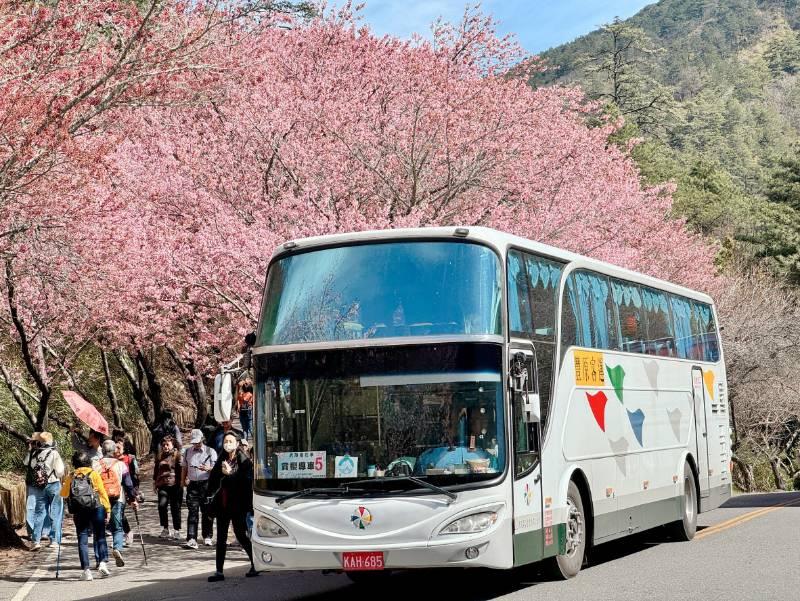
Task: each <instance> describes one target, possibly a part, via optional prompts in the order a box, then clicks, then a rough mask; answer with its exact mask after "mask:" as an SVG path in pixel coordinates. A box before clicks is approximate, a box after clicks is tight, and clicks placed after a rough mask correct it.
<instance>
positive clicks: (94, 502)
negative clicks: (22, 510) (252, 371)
mask: <svg viewBox="0 0 800 601" xmlns="http://www.w3.org/2000/svg"><path fill="white" fill-rule="evenodd" d="M244 408H245V409H247V407H244ZM249 409H250V410H251V411H252V396H251V400H250V407H249ZM241 410H242V409H241V408H240V415H241ZM245 427H247V428H249V422H248V423H247V424H245ZM73 434H74V437H73V447H74V448H75V449H76V451H75V453H74V455H73V456H72V462H71V467H72V470H71V471H70V470H68V469H67V467H66V466H65V465H64V459H63V458H62V457H61V455H60V453H59V451H58V449H57V448H56V445H55V443H54V441H53V436H52V434H51V433H49V432H36V433H34V435H33V436H32V437H31V439H30V442H29V450H28V454H27V456H26V457H25V465H26V467H27V485H28V511H27V522H28V530H29V534H30V540H31V549H32V550H33V551H38V550H40V549H41V548H42V545H43V544H45V545H49V544H51V542H56V543H58V544H60V542H61V536H62V534H61V527H62V520H63V519H64V518H65V515H64V504H65V503H66V505H67V508H68V510H69V515H70V516H71V518H72V521H73V523H74V525H75V532H76V535H77V539H78V555H79V560H80V566H81V577H80V578H81V580H87V581H88V580H92V579H93V575H92V566H91V563H90V550H89V539H91V540H92V551H93V554H94V560H95V562H94V568H95V570H96V571H97V573H98V574H99V575H100V576H102V577H106V576H109V575H110V570H109V567H108V566H109V561H110V558H113V559H114V562H115V564H116V566H117V567H120V568H121V567H124V566H125V559H124V557H123V552H124V548H125V547H127V546H129V545H130V544H132V542H133V532H132V531H131V527H130V524H129V523H128V519H127V515H126V510H128V509H132V510H133V512H137V510H138V508H139V504H140V503H141V501H142V500H143V497H142V495H140V492H139V486H140V478H139V475H140V474H139V464H138V461H137V458H136V452H135V449H134V447H133V444H132V443H131V441H130V440H129V439H128V438H127V437H126V435H125V432H123V431H121V430H115V431H114V432H113V435H112V437H111V438H106V437H105V436H104V435H103V434H101V433H100V432H97V431H94V430H91V431H90V432H89V436H88V437H87V438H86V439H82V438H81V437H80V436H79V435H78V433H77V432H73ZM208 436H209V438H210V444H207V442H206V435H204V433H203V431H202V430H200V429H195V430H192V431H191V435H190V437H189V444H188V445H186V446H185V448H184V447H183V445H182V443H181V433H180V430H179V429H178V428H177V426H176V425H175V422H174V420H173V418H172V415H171V413H170V412H169V411H167V412H165V414H164V416H163V419H162V421H161V422H160V424H159V425H158V426H156V428H154V430H153V439H152V443H153V446H152V448H153V450H154V464H153V492H154V494H155V497H156V498H157V501H158V516H159V523H160V526H161V534H160V535H159V536H160V538H162V539H170V540H176V541H182V543H183V544H184V546H185V547H187V548H189V549H198V548H199V546H200V544H203V545H204V546H209V547H210V546H213V545H214V540H213V534H214V532H213V529H214V521H215V520H216V527H217V537H216V570H215V572H214V574H213V575H212V576H210V577H209V581H210V582H216V581H220V580H224V578H225V576H224V564H225V555H226V551H227V540H228V531H229V529H230V528H233V532H234V534H235V536H236V539H237V540H238V542H239V544H240V545H241V546H242V548H243V549H244V551H245V552H246V553H247V555H248V557H249V558H250V564H251V567H250V571H249V572H248V573H247V576H255V575H257V572H256V570H255V567H254V566H253V560H252V546H251V543H250V538H249V530H250V528H251V527H252V515H253V501H252V478H253V465H252V460H251V458H250V453H249V444H248V442H247V437H246V436H244V434H243V432H242V431H240V430H237V429H236V428H234V427H233V425H232V423H231V422H230V421H226V422H222V423H221V424H219V425H218V426H217V427H215V428H214V429H213V430H210V431H209V432H208ZM184 492H185V502H186V507H187V509H188V516H187V520H186V537H185V539H184V538H183V536H182V534H181V526H182V524H181V518H182V516H181V511H182V506H183V503H184ZM170 518H171V519H172V528H171V529H170V527H169V526H170ZM136 519H137V521H138V513H137V515H136ZM107 535H110V537H111V543H110V546H109V543H108V541H107V538H106V537H107ZM142 544H144V543H143V541H142ZM109 550H110V554H109Z"/></svg>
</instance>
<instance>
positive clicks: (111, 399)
mask: <svg viewBox="0 0 800 601" xmlns="http://www.w3.org/2000/svg"><path fill="white" fill-rule="evenodd" d="M100 358H101V359H102V361H103V373H104V374H105V376H106V395H107V396H108V403H109V405H111V416H112V418H113V419H114V426H116V427H117V428H122V418H120V415H119V401H118V400H117V392H116V391H115V390H114V381H113V380H112V379H111V369H110V368H109V366H108V353H107V352H106V350H105V349H100Z"/></svg>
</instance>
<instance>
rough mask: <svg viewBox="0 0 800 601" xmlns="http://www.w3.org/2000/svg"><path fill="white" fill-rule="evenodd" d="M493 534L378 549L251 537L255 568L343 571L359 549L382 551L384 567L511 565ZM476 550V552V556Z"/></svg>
mask: <svg viewBox="0 0 800 601" xmlns="http://www.w3.org/2000/svg"><path fill="white" fill-rule="evenodd" d="M503 538H504V537H502V536H500V537H498V536H497V534H496V533H495V535H494V536H489V537H484V538H475V539H472V540H459V541H457V542H452V543H438V544H435V545H433V544H430V545H427V546H409V547H397V546H395V545H392V546H391V548H387V549H380V548H375V547H372V546H369V547H367V548H365V547H353V548H335V549H324V548H303V547H301V546H295V547H288V546H276V545H270V544H268V543H265V541H263V540H258V539H256V538H255V537H253V541H252V543H253V561H254V563H255V566H256V569H257V570H274V571H280V570H342V571H345V570H344V567H343V554H344V553H347V552H359V551H371V552H375V551H380V552H382V553H383V564H384V569H387V570H393V569H412V568H436V567H464V568H466V567H470V568H477V567H484V568H498V569H505V568H510V567H511V566H512V565H513V556H512V552H511V543H510V541H505V540H503ZM476 551H477V555H476Z"/></svg>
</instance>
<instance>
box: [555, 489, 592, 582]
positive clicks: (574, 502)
mask: <svg viewBox="0 0 800 601" xmlns="http://www.w3.org/2000/svg"><path fill="white" fill-rule="evenodd" d="M586 533H587V529H586V513H585V511H584V508H583V499H582V498H581V493H580V490H578V486H577V484H575V482H570V483H569V488H568V489H567V541H566V553H564V555H557V556H555V557H551V558H549V559H547V560H546V562H547V563H546V568H547V572H548V573H549V575H550V576H551V577H553V578H556V579H559V580H566V579H568V578H572V577H573V576H575V575H576V574H577V573H578V572H580V569H581V566H582V565H583V559H584V556H585V554H586Z"/></svg>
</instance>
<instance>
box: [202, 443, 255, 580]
mask: <svg viewBox="0 0 800 601" xmlns="http://www.w3.org/2000/svg"><path fill="white" fill-rule="evenodd" d="M222 445H223V446H222V448H223V452H222V454H221V455H220V457H219V459H217V463H216V464H215V465H214V469H212V470H211V477H210V478H209V480H208V490H209V495H210V497H212V501H211V503H213V511H214V514H215V516H216V518H217V554H216V555H217V556H216V572H215V573H214V574H212V575H211V576H209V577H208V581H209V582H219V581H221V580H225V575H224V571H223V570H224V567H225V554H226V552H227V550H228V527H229V526H230V525H233V532H234V534H235V535H236V540H238V541H239V544H240V545H242V548H243V549H244V550H245V552H246V553H247V557H248V558H250V570H249V571H248V572H247V574H246V575H247V576H248V577H251V576H258V572H257V571H256V568H255V565H253V546H252V544H251V543H250V539H249V538H248V537H247V514H248V513H249V512H252V511H253V462H252V461H250V458H249V457H248V456H247V455H245V454H244V453H243V452H242V451H241V450H240V449H239V437H238V436H237V435H236V434H235V433H233V432H228V433H227V434H225V436H224V437H223V441H222Z"/></svg>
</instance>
